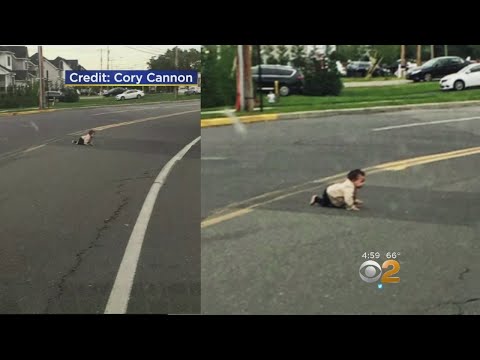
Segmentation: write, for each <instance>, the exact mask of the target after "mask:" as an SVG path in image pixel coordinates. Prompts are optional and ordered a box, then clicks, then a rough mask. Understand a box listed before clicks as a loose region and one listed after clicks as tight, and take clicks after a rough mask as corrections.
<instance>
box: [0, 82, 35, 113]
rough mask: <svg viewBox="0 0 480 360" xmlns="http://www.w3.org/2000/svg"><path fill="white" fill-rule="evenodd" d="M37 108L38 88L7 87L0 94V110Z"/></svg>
mask: <svg viewBox="0 0 480 360" xmlns="http://www.w3.org/2000/svg"><path fill="white" fill-rule="evenodd" d="M35 106H38V86H25V87H23V86H18V87H9V88H7V90H6V92H5V93H0V109H11V108H26V107H35Z"/></svg>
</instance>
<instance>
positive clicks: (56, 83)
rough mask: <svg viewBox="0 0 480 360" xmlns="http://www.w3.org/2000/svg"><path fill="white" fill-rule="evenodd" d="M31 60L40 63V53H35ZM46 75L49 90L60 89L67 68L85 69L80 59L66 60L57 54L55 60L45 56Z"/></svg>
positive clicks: (63, 82)
mask: <svg viewBox="0 0 480 360" xmlns="http://www.w3.org/2000/svg"><path fill="white" fill-rule="evenodd" d="M30 59H31V61H32V62H33V63H35V64H38V54H35V55H33V56H32V57H31V58H30ZM43 68H44V75H45V78H46V80H47V84H48V85H47V87H48V89H49V90H53V89H60V88H61V87H62V86H63V84H65V74H66V73H65V71H67V70H85V68H84V67H83V66H81V65H80V64H79V63H78V60H66V59H64V58H62V57H60V56H57V57H56V58H55V59H54V60H48V59H47V58H45V57H44V58H43Z"/></svg>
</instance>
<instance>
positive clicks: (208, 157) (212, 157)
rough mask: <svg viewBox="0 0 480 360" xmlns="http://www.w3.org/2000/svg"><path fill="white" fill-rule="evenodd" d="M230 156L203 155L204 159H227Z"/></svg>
mask: <svg viewBox="0 0 480 360" xmlns="http://www.w3.org/2000/svg"><path fill="white" fill-rule="evenodd" d="M227 159H228V158H226V157H221V156H205V157H202V160H227Z"/></svg>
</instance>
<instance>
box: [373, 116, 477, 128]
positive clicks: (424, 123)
mask: <svg viewBox="0 0 480 360" xmlns="http://www.w3.org/2000/svg"><path fill="white" fill-rule="evenodd" d="M476 119H480V116H475V117H468V118H461V119H448V120H436V121H429V122H418V123H412V124H403V125H394V126H385V127H381V128H376V129H372V131H384V130H392V129H401V128H408V127H415V126H427V125H435V124H445V123H450V122H461V121H470V120H476Z"/></svg>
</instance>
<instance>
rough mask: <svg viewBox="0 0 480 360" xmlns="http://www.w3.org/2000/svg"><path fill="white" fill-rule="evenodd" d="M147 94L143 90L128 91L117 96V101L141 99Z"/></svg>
mask: <svg viewBox="0 0 480 360" xmlns="http://www.w3.org/2000/svg"><path fill="white" fill-rule="evenodd" d="M144 96H145V93H144V92H143V91H142V90H127V91H125V92H123V93H121V94H118V95H117V96H115V99H116V100H128V99H140V98H141V97H144Z"/></svg>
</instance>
